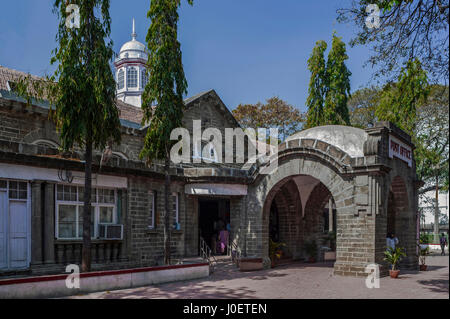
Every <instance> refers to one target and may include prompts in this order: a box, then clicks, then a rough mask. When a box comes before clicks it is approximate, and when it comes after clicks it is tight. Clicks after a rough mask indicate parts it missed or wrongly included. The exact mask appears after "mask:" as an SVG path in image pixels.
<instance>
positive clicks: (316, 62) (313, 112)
mask: <svg viewBox="0 0 450 319" xmlns="http://www.w3.org/2000/svg"><path fill="white" fill-rule="evenodd" d="M326 49H327V44H326V42H325V41H322V40H321V41H317V43H316V46H315V47H314V49H313V52H312V53H311V56H310V58H309V60H308V70H309V71H310V72H311V78H310V80H309V89H308V93H309V95H308V98H307V100H306V106H307V107H308V111H307V114H306V124H305V128H306V129H308V128H311V127H315V126H320V125H323V122H324V120H323V116H324V103H325V94H326V87H327V79H326V65H325V63H326V62H325V57H324V52H325V51H326Z"/></svg>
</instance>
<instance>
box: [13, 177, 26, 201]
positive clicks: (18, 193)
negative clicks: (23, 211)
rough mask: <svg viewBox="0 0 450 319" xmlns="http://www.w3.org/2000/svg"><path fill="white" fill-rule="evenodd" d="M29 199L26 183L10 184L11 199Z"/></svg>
mask: <svg viewBox="0 0 450 319" xmlns="http://www.w3.org/2000/svg"><path fill="white" fill-rule="evenodd" d="M27 198H28V185H27V183H26V182H12V181H11V182H9V199H23V200H26V199H27Z"/></svg>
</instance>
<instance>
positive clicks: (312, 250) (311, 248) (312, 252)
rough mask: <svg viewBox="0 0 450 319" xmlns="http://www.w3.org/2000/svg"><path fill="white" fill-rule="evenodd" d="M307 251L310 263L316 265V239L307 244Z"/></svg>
mask: <svg viewBox="0 0 450 319" xmlns="http://www.w3.org/2000/svg"><path fill="white" fill-rule="evenodd" d="M305 251H306V253H307V254H308V258H309V259H308V261H309V262H310V263H315V262H316V258H317V243H316V241H315V240H314V239H313V240H311V241H308V242H306V243H305Z"/></svg>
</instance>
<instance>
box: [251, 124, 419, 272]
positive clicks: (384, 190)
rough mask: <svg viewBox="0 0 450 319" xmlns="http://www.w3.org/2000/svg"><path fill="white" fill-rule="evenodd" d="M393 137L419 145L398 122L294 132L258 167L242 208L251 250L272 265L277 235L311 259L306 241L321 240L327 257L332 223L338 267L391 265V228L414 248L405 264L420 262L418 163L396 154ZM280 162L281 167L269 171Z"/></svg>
mask: <svg viewBox="0 0 450 319" xmlns="http://www.w3.org/2000/svg"><path fill="white" fill-rule="evenodd" d="M392 136H395V137H396V138H397V139H401V140H402V143H403V146H402V147H403V148H404V149H411V148H412V144H411V143H410V139H408V136H407V135H405V134H404V133H402V132H401V131H400V130H398V128H396V127H394V126H392V125H391V124H390V123H380V125H378V126H377V127H375V128H372V129H368V130H366V131H364V130H361V129H357V128H352V127H342V126H324V127H317V128H313V129H309V130H305V131H302V132H299V133H297V134H295V135H293V136H291V137H290V138H288V141H287V142H285V143H282V144H281V145H280V146H279V148H278V153H277V154H275V155H274V156H272V157H271V163H270V165H269V164H267V163H266V164H257V165H256V167H254V168H253V170H251V174H252V175H251V176H252V177H251V178H252V180H251V181H250V182H249V186H248V196H247V197H246V201H245V207H246V208H245V211H244V214H243V215H242V217H243V219H242V226H243V229H245V232H244V234H245V238H244V241H243V245H242V247H243V252H244V256H246V257H249V258H262V259H263V263H264V266H265V267H269V266H270V263H271V262H270V258H269V242H270V239H271V238H272V239H274V238H277V239H278V240H279V241H281V242H284V243H286V256H288V257H291V258H292V259H302V258H303V259H306V258H307V257H308V256H307V255H306V251H305V248H306V244H307V243H308V242H310V241H313V240H315V242H316V245H317V251H318V252H319V254H318V255H319V256H320V257H319V258H323V255H324V254H323V251H321V248H322V247H323V246H331V245H330V243H328V242H326V241H325V238H326V237H328V238H327V239H329V238H330V237H329V236H326V235H327V234H328V232H329V231H330V230H332V231H334V232H335V236H336V237H335V238H336V239H335V240H336V242H335V244H336V262H335V263H334V273H335V274H339V275H345V276H361V277H366V276H367V273H366V267H367V266H368V265H371V264H374V263H377V264H383V257H384V251H385V249H386V234H387V231H388V227H389V229H395V232H396V233H397V236H398V237H399V239H400V241H401V242H403V243H404V245H403V246H404V247H405V249H406V250H407V254H408V255H409V256H408V258H406V259H405V261H404V263H406V264H410V265H412V266H416V265H417V260H415V259H416V258H415V245H416V238H415V237H416V231H415V229H416V228H415V222H416V218H415V215H414V209H415V208H416V206H417V192H416V190H415V189H414V187H415V185H416V175H415V170H414V166H413V164H414V163H413V162H412V163H411V162H407V161H405V160H404V159H402V158H399V157H398V156H400V155H401V154H400V155H398V154H397V155H391V154H390V152H389V147H390V145H391V144H390V143H389V141H390V140H391V138H392ZM392 145H394V146H395V144H392ZM274 161H276V163H277V169H276V170H273V171H271V172H270V174H265V173H266V172H265V171H264V169H265V168H266V167H272V166H273V162H274ZM258 165H259V166H258ZM397 176H398V178H396V177H397ZM389 188H391V190H392V192H391V195H390V198H391V199H390V200H389ZM405 194H406V195H405ZM388 201H390V204H389V205H388ZM388 207H389V210H390V212H391V213H390V214H388ZM392 212H394V213H392ZM388 216H389V217H388ZM388 219H389V222H388Z"/></svg>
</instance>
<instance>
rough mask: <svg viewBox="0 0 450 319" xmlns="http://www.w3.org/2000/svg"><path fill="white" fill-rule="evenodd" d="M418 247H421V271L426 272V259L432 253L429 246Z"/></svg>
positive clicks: (421, 245)
mask: <svg viewBox="0 0 450 319" xmlns="http://www.w3.org/2000/svg"><path fill="white" fill-rule="evenodd" d="M418 246H419V260H420V266H419V267H420V271H426V270H427V265H426V259H427V256H428V254H429V252H430V251H429V248H428V245H423V244H420V245H418Z"/></svg>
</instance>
